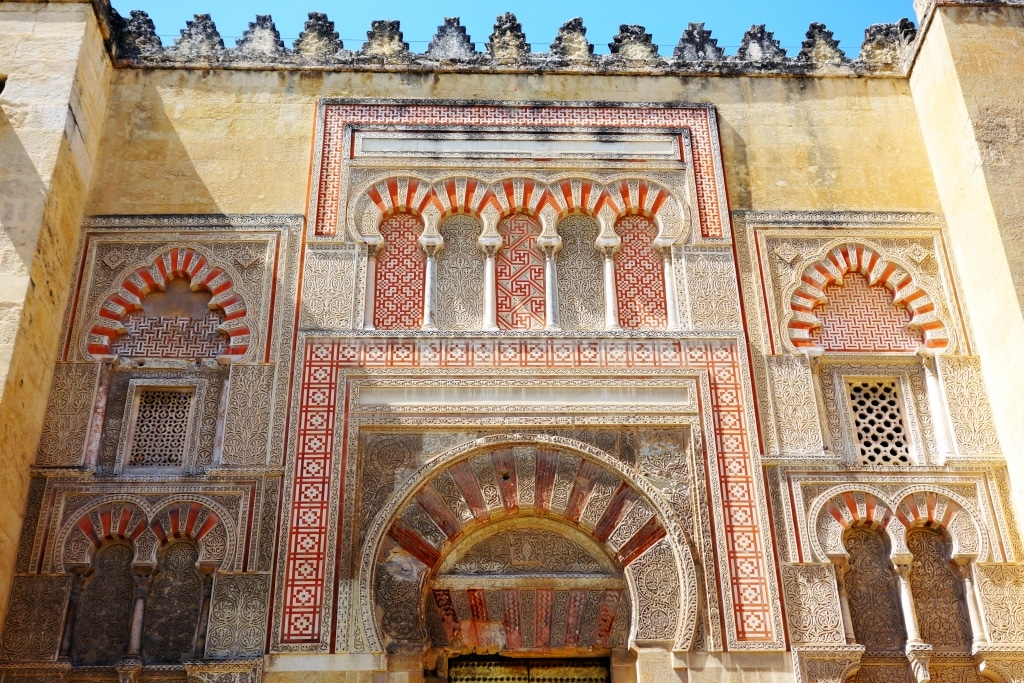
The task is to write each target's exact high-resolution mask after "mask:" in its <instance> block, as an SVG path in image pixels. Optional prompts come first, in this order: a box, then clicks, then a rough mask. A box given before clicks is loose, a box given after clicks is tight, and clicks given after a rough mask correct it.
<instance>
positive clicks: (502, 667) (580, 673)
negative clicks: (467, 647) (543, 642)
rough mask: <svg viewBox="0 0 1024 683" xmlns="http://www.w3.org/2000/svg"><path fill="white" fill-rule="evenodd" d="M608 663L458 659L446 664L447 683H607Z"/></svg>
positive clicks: (604, 660)
mask: <svg viewBox="0 0 1024 683" xmlns="http://www.w3.org/2000/svg"><path fill="white" fill-rule="evenodd" d="M609 672H610V669H609V666H608V660H607V659H518V658H515V659H514V658H510V657H459V658H458V659H453V660H451V661H450V662H448V683H499V682H500V683H609V682H610V681H611V675H610V673H609Z"/></svg>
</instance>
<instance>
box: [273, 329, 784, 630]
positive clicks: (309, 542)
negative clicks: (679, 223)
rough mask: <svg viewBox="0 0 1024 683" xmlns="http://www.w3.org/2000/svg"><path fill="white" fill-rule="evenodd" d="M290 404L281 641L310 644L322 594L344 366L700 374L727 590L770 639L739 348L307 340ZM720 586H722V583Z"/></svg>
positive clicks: (739, 617) (744, 616)
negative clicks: (294, 420) (293, 409)
mask: <svg viewBox="0 0 1024 683" xmlns="http://www.w3.org/2000/svg"><path fill="white" fill-rule="evenodd" d="M305 357H306V364H305V367H304V371H303V386H302V392H301V397H302V398H301V405H300V407H299V447H298V452H297V455H296V470H295V471H296V480H295V498H294V502H293V504H292V510H291V520H292V526H291V530H290V532H289V542H288V553H287V557H286V574H285V586H284V605H283V610H284V614H283V616H284V627H283V630H282V631H283V632H282V639H283V641H284V642H286V643H308V642H319V640H320V638H321V635H322V633H321V625H320V623H319V615H320V613H321V608H322V606H323V604H324V603H323V600H324V599H325V586H324V581H325V580H326V571H327V568H326V567H325V565H324V557H325V552H326V543H327V527H328V520H327V518H326V512H327V496H328V495H329V493H330V472H331V470H332V464H333V463H332V452H333V432H334V423H335V420H336V419H337V415H336V411H337V406H338V400H337V399H338V397H337V395H336V391H337V388H336V387H337V381H338V376H339V371H340V370H341V369H343V368H390V369H395V368H424V367H428V368H429V367H436V368H470V367H476V368H517V367H518V368H534V369H553V368H688V369H703V370H707V371H708V376H709V383H710V387H709V388H710V393H711V400H712V406H711V408H712V412H713V414H714V420H715V422H714V432H715V443H716V447H717V451H718V471H719V475H720V476H719V482H718V485H719V487H720V489H719V492H720V495H721V499H722V508H723V509H722V514H723V525H724V529H725V539H724V541H725V551H726V554H727V557H726V561H727V564H728V568H729V577H728V584H729V585H728V590H729V591H730V596H731V599H732V600H731V601H732V604H733V616H734V618H735V624H736V637H737V639H738V640H739V641H740V642H771V641H773V640H775V638H776V633H775V629H774V622H773V619H772V604H771V598H770V595H771V590H770V580H771V579H770V577H769V574H768V566H767V562H766V552H767V550H766V543H765V538H764V533H765V530H763V529H762V528H761V526H760V523H759V519H760V517H759V514H758V510H757V495H756V486H755V483H756V482H755V471H754V462H753V455H752V448H751V442H750V428H751V426H750V425H749V424H748V422H747V414H746V407H745V405H744V399H743V396H744V393H743V387H742V382H741V372H740V368H741V366H740V362H741V357H742V356H741V353H740V349H739V348H738V347H737V345H736V344H735V343H734V342H731V341H727V340H716V341H706V342H690V341H681V340H656V341H645V340H565V339H472V340H469V339H335V340H331V339H310V340H308V341H307V342H306V349H305ZM723 588H724V587H723Z"/></svg>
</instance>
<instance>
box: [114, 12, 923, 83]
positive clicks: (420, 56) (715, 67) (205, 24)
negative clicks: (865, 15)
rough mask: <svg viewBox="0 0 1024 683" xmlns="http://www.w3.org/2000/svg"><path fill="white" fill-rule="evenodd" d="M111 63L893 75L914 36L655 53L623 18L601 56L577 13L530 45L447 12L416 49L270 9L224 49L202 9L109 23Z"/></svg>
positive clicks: (396, 32)
mask: <svg viewBox="0 0 1024 683" xmlns="http://www.w3.org/2000/svg"><path fill="white" fill-rule="evenodd" d="M111 25H112V28H113V29H114V34H115V37H116V56H117V58H118V59H117V63H118V64H119V65H120V66H147V67H153V66H156V67H159V66H165V67H173V68H182V67H184V68H188V67H197V68H199V67H201V68H211V67H213V68H242V69H244V68H271V69H278V68H283V69H287V68H320V69H331V70H402V71H436V70H438V69H443V70H445V71H476V72H480V71H483V72H488V71H493V72H510V71H511V72H515V71H522V70H524V69H526V70H529V71H531V72H536V71H538V70H540V71H548V72H553V73H557V72H573V73H579V72H586V73H637V74H639V73H643V74H679V73H684V74H690V73H694V74H793V75H807V74H813V75H820V76H829V75H836V76H861V75H885V74H894V75H896V74H902V73H903V72H904V65H905V63H906V62H907V61H908V59H909V57H910V55H911V53H912V51H913V45H914V40H915V37H916V29H915V28H914V25H913V24H912V23H911V22H910V21H909V20H906V19H903V20H901V21H900V22H899V23H897V24H876V25H874V26H871V27H869V28H868V29H867V30H865V32H864V43H863V46H862V47H861V50H860V52H859V54H858V56H857V57H856V58H855V59H851V58H850V57H848V56H847V55H846V53H845V52H844V51H843V50H842V49H841V48H840V46H839V42H838V41H837V40H835V38H834V37H833V35H832V32H831V31H829V30H828V29H827V28H826V27H825V25H824V24H820V23H813V24H811V26H810V28H809V30H808V31H807V37H806V40H804V42H803V45H802V49H801V50H800V51H799V53H798V54H796V55H793V56H790V55H789V54H787V52H786V50H785V49H784V48H783V47H782V46H781V45H780V44H779V41H778V40H776V39H775V37H774V35H773V33H772V32H771V31H769V30H768V29H767V27H765V26H764V25H763V24H762V25H756V26H752V27H751V28H750V30H748V31H747V32H746V34H744V36H743V38H742V41H741V43H740V46H739V49H738V50H737V52H736V54H734V55H727V54H726V53H725V50H724V49H722V48H721V47H719V46H718V40H717V39H715V38H713V37H712V36H711V31H709V30H707V29H705V28H704V25H703V24H699V23H691V24H689V25H688V26H687V28H686V30H685V31H683V33H682V35H681V36H680V39H679V43H678V44H677V45H676V47H675V49H674V50H673V52H672V54H670V55H669V54H662V53H661V51H660V50H659V47H658V46H657V45H655V44H654V43H653V42H652V39H651V34H650V33H648V32H647V30H646V29H645V28H644V27H643V26H639V25H636V24H623V25H621V26H620V27H619V31H618V33H617V34H616V35H615V36H614V37H613V38H612V40H611V41H610V42H609V43H608V47H609V51H610V52H609V54H605V55H595V54H594V46H593V44H592V43H591V42H590V41H588V39H587V29H586V26H584V25H583V20H582V19H581V18H579V17H576V18H574V19H570V20H569V21H567V22H565V23H564V24H563V25H562V26H561V28H559V30H558V34H557V35H556V37H555V39H554V41H553V42H552V43H551V45H550V46H549V48H548V51H547V52H535V51H534V50H533V45H532V44H531V43H530V42H529V40H528V38H527V36H526V34H525V33H524V32H523V27H522V25H521V24H520V22H519V20H518V19H516V16H515V15H514V14H512V13H511V12H508V13H506V14H504V15H501V16H499V17H498V18H497V20H496V22H495V24H494V29H493V32H492V33H491V35H490V36H489V37H488V39H487V42H485V43H481V44H479V47H480V48H482V49H478V44H476V43H474V42H473V40H472V38H471V37H470V36H469V35H468V34H467V33H466V28H465V27H464V26H462V25H461V23H460V21H459V19H458V17H453V18H446V19H445V20H444V23H443V24H441V25H440V26H438V29H437V33H436V34H435V35H434V37H433V39H432V40H431V41H430V43H429V45H428V46H427V48H426V50H425V51H424V52H422V53H419V52H413V51H411V50H410V49H409V44H408V42H406V41H405V40H404V39H403V36H402V31H401V26H400V23H399V22H398V21H394V20H386V21H374V22H373V23H372V26H371V29H370V30H369V31H368V32H367V40H366V42H364V43H363V44H362V46H361V47H360V49H357V50H351V49H348V50H347V49H345V47H344V45H343V44H342V41H341V40H340V39H339V38H338V32H337V31H336V30H335V25H334V22H333V21H331V20H330V19H328V18H327V15H326V14H323V13H321V12H311V13H310V14H309V20H308V21H307V22H306V25H305V29H304V30H303V31H302V33H301V34H300V35H299V38H298V40H296V41H294V43H293V46H292V48H291V49H288V48H286V47H285V44H284V42H283V41H282V40H281V37H280V34H279V33H278V31H277V28H276V27H275V26H274V22H273V20H272V19H271V17H270V16H269V15H260V16H257V17H256V21H255V22H252V23H250V24H249V28H248V29H247V30H246V31H245V33H244V35H243V36H242V38H240V39H238V40H237V41H236V45H235V46H233V47H226V46H225V45H224V41H223V39H222V38H221V35H220V33H219V32H218V30H217V27H216V25H215V24H214V22H213V20H212V19H211V17H210V15H208V14H197V15H196V17H195V19H194V20H192V21H189V22H187V25H186V27H185V28H184V29H183V30H182V31H181V36H180V37H179V38H176V39H175V40H174V43H173V44H171V45H164V44H163V43H162V42H161V40H160V38H159V36H158V35H157V33H156V28H155V26H154V25H153V22H152V20H151V19H150V18H149V16H148V15H147V14H146V13H145V12H141V11H138V10H133V11H132V12H131V15H130V17H129V18H123V17H121V16H119V15H117V14H116V11H114V16H113V18H112V21H111Z"/></svg>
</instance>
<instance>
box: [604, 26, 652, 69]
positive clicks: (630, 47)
mask: <svg viewBox="0 0 1024 683" xmlns="http://www.w3.org/2000/svg"><path fill="white" fill-rule="evenodd" d="M608 49H609V50H611V53H612V54H613V55H618V56H619V57H622V58H623V59H625V60H628V61H648V60H656V59H659V56H658V46H657V45H655V44H654V43H653V42H651V34H650V33H647V31H646V29H645V28H644V27H643V26H639V25H637V24H622V25H621V26H619V32H618V33H617V34H615V38H614V39H612V42H610V43H608Z"/></svg>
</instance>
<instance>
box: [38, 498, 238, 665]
mask: <svg viewBox="0 0 1024 683" xmlns="http://www.w3.org/2000/svg"><path fill="white" fill-rule="evenodd" d="M57 547H58V552H59V557H58V558H57V561H56V563H55V571H57V572H58V573H63V572H67V573H69V574H70V575H71V581H72V590H71V598H70V600H69V602H68V604H67V607H66V615H65V618H64V620H63V623H64V633H63V636H62V639H61V645H60V656H61V657H65V658H67V659H69V660H70V661H71V662H72V663H73V664H74V665H76V666H109V665H114V664H118V663H120V662H122V661H124V660H125V659H128V660H132V659H134V660H139V661H141V662H143V663H144V664H147V665H149V664H179V663H181V662H182V661H186V660H189V659H192V658H194V657H197V656H202V653H203V652H204V648H205V640H206V637H207V633H206V627H207V623H208V616H209V614H208V613H209V608H210V596H211V592H212V584H213V575H214V573H215V572H216V571H217V570H218V569H220V568H221V567H222V566H224V565H225V564H227V563H228V558H229V557H230V555H231V553H232V548H233V537H232V533H231V531H230V530H229V529H228V527H227V526H226V525H225V524H224V522H223V520H222V516H221V514H218V512H217V511H216V510H214V509H212V508H211V507H210V506H208V505H207V504H204V503H203V502H198V501H180V502H174V503H171V504H168V505H164V506H163V507H161V508H160V509H159V510H156V511H147V510H146V509H145V507H144V506H143V505H141V504H139V503H136V502H132V501H130V500H127V499H115V500H110V501H108V502H105V503H101V504H99V505H96V506H94V507H93V508H91V509H89V510H87V511H86V512H84V513H82V514H80V515H78V516H77V517H76V518H75V519H73V520H72V521H71V522H70V523H69V524H66V525H65V527H64V530H63V532H62V534H61V537H60V540H59V541H58V546H57Z"/></svg>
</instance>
